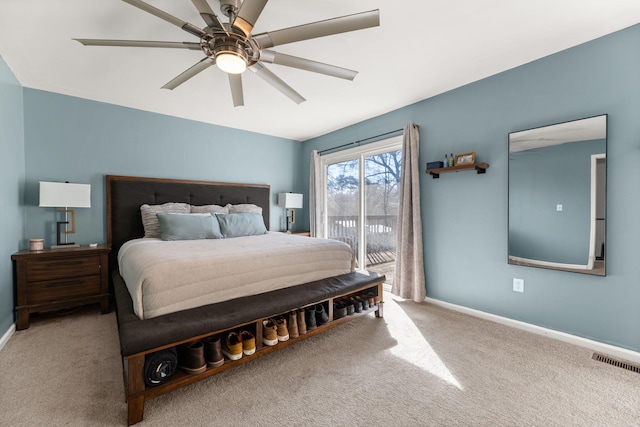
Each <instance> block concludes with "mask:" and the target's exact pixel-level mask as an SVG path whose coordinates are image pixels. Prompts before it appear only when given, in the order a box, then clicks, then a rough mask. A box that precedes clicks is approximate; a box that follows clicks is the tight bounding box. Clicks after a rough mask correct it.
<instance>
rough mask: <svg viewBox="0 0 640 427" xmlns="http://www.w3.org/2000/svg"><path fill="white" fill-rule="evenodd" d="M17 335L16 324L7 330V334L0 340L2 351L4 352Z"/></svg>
mask: <svg viewBox="0 0 640 427" xmlns="http://www.w3.org/2000/svg"><path fill="white" fill-rule="evenodd" d="M15 333H16V324H15V323H14V324H12V325H11V327H10V328H9V329H8V330H7V332H5V333H4V335H3V336H2V337H1V338H0V350H2V349H3V348H4V346H5V345H7V343H8V342H9V340H10V339H11V337H12V336H13V334H15Z"/></svg>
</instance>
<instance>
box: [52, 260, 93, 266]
mask: <svg viewBox="0 0 640 427" xmlns="http://www.w3.org/2000/svg"><path fill="white" fill-rule="evenodd" d="M81 264H84V263H83V262H82V261H61V262H51V263H49V264H47V267H56V266H59V265H81Z"/></svg>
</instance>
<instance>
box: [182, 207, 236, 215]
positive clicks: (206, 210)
mask: <svg viewBox="0 0 640 427" xmlns="http://www.w3.org/2000/svg"><path fill="white" fill-rule="evenodd" d="M191 213H210V214H217V213H220V214H227V213H229V208H228V207H226V206H220V205H202V206H194V205H191Z"/></svg>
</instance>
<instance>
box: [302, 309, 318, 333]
mask: <svg viewBox="0 0 640 427" xmlns="http://www.w3.org/2000/svg"><path fill="white" fill-rule="evenodd" d="M304 320H305V322H306V323H307V331H313V330H314V329H315V328H316V327H317V326H316V306H315V305H312V306H310V307H307V308H305V309H304Z"/></svg>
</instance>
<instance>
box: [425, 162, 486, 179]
mask: <svg viewBox="0 0 640 427" xmlns="http://www.w3.org/2000/svg"><path fill="white" fill-rule="evenodd" d="M488 168H489V163H474V164H472V165H460V166H451V167H448V168H434V169H427V173H428V174H429V175H431V177H432V178H433V179H436V178H440V174H441V173H449V172H462V171H470V170H475V171H477V172H478V174H481V173H485V172H486V171H487V169H488Z"/></svg>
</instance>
